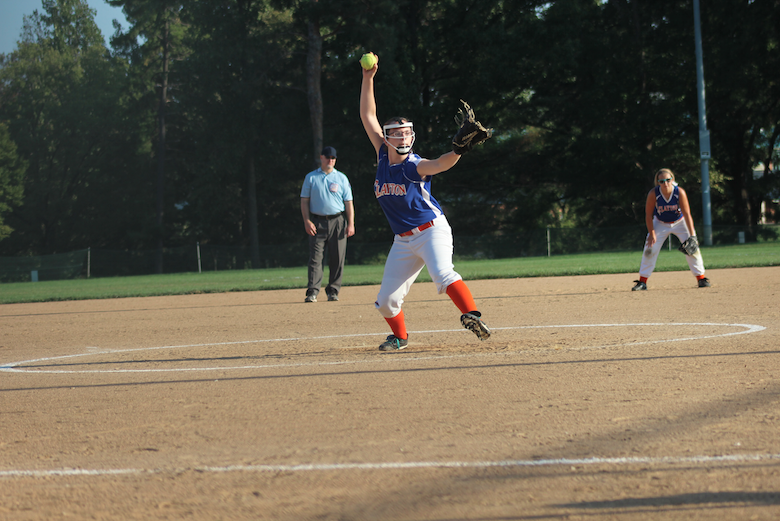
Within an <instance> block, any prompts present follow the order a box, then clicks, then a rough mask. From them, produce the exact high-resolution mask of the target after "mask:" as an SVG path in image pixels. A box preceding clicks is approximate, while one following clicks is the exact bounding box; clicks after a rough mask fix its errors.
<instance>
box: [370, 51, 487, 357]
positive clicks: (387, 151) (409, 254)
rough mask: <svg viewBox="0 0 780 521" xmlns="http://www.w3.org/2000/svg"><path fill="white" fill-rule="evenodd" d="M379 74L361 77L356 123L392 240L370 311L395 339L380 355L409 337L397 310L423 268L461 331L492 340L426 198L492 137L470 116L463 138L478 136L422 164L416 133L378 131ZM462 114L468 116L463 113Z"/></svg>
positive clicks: (388, 126)
mask: <svg viewBox="0 0 780 521" xmlns="http://www.w3.org/2000/svg"><path fill="white" fill-rule="evenodd" d="M377 70H378V64H377V65H374V67H373V68H372V69H370V70H365V69H363V83H362V86H361V90H360V119H361V120H362V122H363V128H365V130H366V134H367V135H368V138H369V139H370V140H371V143H372V144H373V145H374V149H375V150H376V153H377V158H378V166H377V170H376V179H375V180H374V194H375V195H376V198H377V201H378V202H379V205H380V207H381V208H382V210H383V211H384V213H385V216H386V217H387V221H388V222H389V224H390V228H391V229H392V231H393V233H395V238H394V240H393V246H392V248H391V249H390V253H389V254H388V255H387V261H386V263H385V269H384V274H383V276H382V285H381V287H380V289H379V294H378V295H377V299H376V302H375V303H374V306H375V307H376V308H377V310H379V313H380V314H381V315H382V316H383V317H384V318H385V320H386V321H387V323H388V324H389V325H390V329H391V330H392V332H393V334H392V335H389V336H388V337H387V339H386V340H385V342H383V343H382V344H381V345H380V346H379V349H380V350H382V351H392V350H397V349H404V348H405V347H406V346H407V344H408V338H409V335H408V333H407V331H406V322H405V321H404V312H403V310H402V309H401V307H402V305H403V302H404V298H405V297H406V295H407V294H408V293H409V290H410V289H411V286H412V283H414V281H415V279H416V278H417V275H418V274H419V273H420V271H422V268H423V266H427V267H428V272H429V273H430V275H431V278H432V279H433V282H434V283H435V284H436V288H437V290H438V292H439V294H441V293H447V295H448V296H449V297H450V298H451V299H452V301H453V302H454V303H455V305H456V306H457V307H458V309H460V312H461V313H462V315H461V317H460V321H461V324H462V325H463V327H465V328H466V329H469V330H471V331H473V332H474V333H475V334H476V335H477V337H478V338H479V339H480V340H485V339H487V338H488V337H490V330H489V329H488V327H487V326H486V325H485V323H484V322H483V321H482V319H481V318H480V317H481V316H482V314H481V313H480V312H479V311H477V306H476V304H475V303H474V298H473V297H472V295H471V291H470V290H469V288H468V286H466V283H465V282H463V279H462V278H461V276H460V275H458V273H456V272H455V270H454V265H453V264H452V252H453V246H452V230H451V228H450V225H449V223H448V222H447V218H446V217H445V216H444V214H443V213H442V210H441V206H440V205H439V203H438V202H437V201H436V199H435V198H434V197H433V195H432V194H431V177H432V176H434V175H436V174H439V173H441V172H445V171H447V170H449V169H450V168H452V167H453V166H454V165H455V164H456V163H457V162H458V160H459V159H460V156H461V154H462V153H464V152H466V151H468V150H470V149H471V147H472V146H473V145H475V144H478V143H480V142H481V141H484V140H486V139H487V138H489V137H490V132H489V131H487V129H484V127H482V126H481V125H479V124H478V122H474V121H473V111H471V112H470V115H471V116H472V117H471V118H470V120H471V121H470V123H471V127H470V128H469V129H468V130H472V131H473V130H474V128H475V127H474V124H475V123H476V124H477V125H479V127H480V128H481V129H482V130H481V131H474V132H463V133H462V132H461V131H459V132H458V135H456V136H455V138H454V140H453V152H447V153H446V154H443V155H441V156H440V157H439V158H438V159H423V158H421V157H420V156H419V155H417V154H415V153H414V152H412V145H413V144H414V140H415V133H414V125H413V124H412V122H411V121H409V120H408V119H407V118H403V117H394V118H391V119H390V120H389V121H388V122H387V123H385V125H384V126H381V125H380V124H379V120H378V119H377V115H376V99H375V96H374V76H375V75H376V73H377ZM466 107H467V110H468V111H470V108H469V107H468V105H466ZM461 134H463V135H461ZM480 140H481V141H480Z"/></svg>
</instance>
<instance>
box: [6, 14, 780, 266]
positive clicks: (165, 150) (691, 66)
mask: <svg viewBox="0 0 780 521" xmlns="http://www.w3.org/2000/svg"><path fill="white" fill-rule="evenodd" d="M107 1H108V2H109V3H110V4H111V5H114V6H119V7H122V8H123V10H124V13H125V14H126V17H127V20H128V22H129V23H130V26H129V27H116V32H115V33H114V34H113V35H111V37H110V41H111V47H110V49H109V48H106V47H105V45H104V40H103V35H101V34H100V31H99V30H98V28H97V26H96V25H95V22H94V13H93V12H92V11H91V10H90V9H89V8H88V6H87V5H86V2H85V1H84V0H43V1H42V4H41V9H40V10H38V11H36V12H35V13H34V14H33V15H32V16H30V17H26V18H25V19H24V20H23V21H21V20H20V23H22V22H23V27H22V31H21V35H20V40H19V44H18V46H17V48H16V50H15V51H14V52H12V53H11V54H9V55H5V56H0V255H4V256H9V255H24V254H47V253H54V252H61V251H68V250H72V249H79V248H85V247H87V246H92V247H99V248H111V249H154V248H157V249H158V250H160V251H161V250H162V248H163V247H165V246H178V245H181V244H191V243H194V242H196V241H200V242H201V243H211V244H221V245H247V246H249V248H250V251H251V252H252V255H253V259H256V258H257V256H258V252H259V250H260V248H262V247H263V245H264V244H274V243H285V242H295V241H299V240H302V239H303V229H302V224H301V217H300V213H299V194H300V184H301V182H302V180H303V176H304V175H305V174H306V173H307V172H308V171H310V170H312V169H313V168H314V167H315V165H316V156H317V152H318V150H320V148H321V147H322V145H332V146H335V147H336V148H337V149H338V151H339V160H338V164H337V167H338V168H339V169H340V170H342V171H344V172H345V173H346V174H347V175H348V176H349V177H350V180H351V181H352V185H353V191H354V194H355V206H356V214H357V221H356V222H357V235H356V237H355V238H354V239H353V240H356V241H361V242H377V241H386V240H388V239H389V237H390V232H389V230H388V227H387V226H386V224H385V220H384V218H383V216H382V215H381V212H380V210H379V207H378V205H377V204H376V203H375V201H374V200H373V199H374V196H373V192H372V188H373V187H372V181H373V173H374V162H375V159H374V157H373V149H372V147H371V146H370V143H369V142H368V140H367V139H366V137H365V135H364V133H363V130H362V126H361V124H360V118H359V117H358V93H359V87H360V69H359V65H358V63H357V60H358V59H359V57H360V56H361V55H362V54H363V52H367V51H369V50H370V51H374V52H375V53H377V54H378V55H379V57H380V72H379V74H378V76H377V98H378V102H379V112H380V114H379V116H380V119H383V118H389V117H390V116H394V115H404V116H407V117H409V118H411V119H412V120H413V121H414V122H415V130H416V132H417V144H416V147H415V148H416V149H417V151H418V152H419V153H420V154H421V155H423V156H424V157H426V156H434V155H438V154H440V153H441V152H444V151H446V150H447V149H448V148H449V145H448V143H449V140H450V137H451V135H452V134H453V133H454V130H455V124H454V121H453V116H454V114H455V112H456V110H457V108H458V107H459V101H458V100H459V99H465V100H467V101H468V102H469V103H470V104H471V105H472V106H473V107H474V108H475V110H476V111H477V115H478V117H479V119H480V120H481V121H482V122H483V123H485V124H488V125H489V126H492V127H494V128H495V137H494V139H492V140H490V141H488V142H487V143H486V144H485V145H484V146H482V147H480V148H479V149H477V150H476V151H474V152H473V153H472V154H469V155H468V156H466V158H465V159H464V160H463V161H461V162H460V163H459V164H458V165H457V166H456V168H454V169H453V170H452V171H450V172H447V173H446V174H444V175H442V176H441V177H437V179H436V180H435V181H434V190H435V194H436V196H437V198H438V199H439V200H440V201H441V202H442V204H443V205H444V206H445V209H446V211H447V214H448V217H449V218H450V220H451V221H452V223H453V226H454V229H455V231H456V233H457V234H460V235H485V234H509V233H515V232H520V231H524V230H529V229H536V228H543V227H545V226H558V227H577V226H588V227H601V226H604V227H609V226H619V225H626V224H641V223H642V222H643V211H644V196H645V194H646V193H647V190H648V189H649V187H650V185H651V178H652V174H653V172H655V171H656V170H657V169H658V168H661V167H669V168H672V169H673V170H674V171H675V172H676V173H677V174H678V180H679V181H680V182H681V184H682V185H683V186H685V188H686V189H687V190H688V192H689V194H690V198H691V201H692V203H693V207H694V208H693V209H694V215H695V217H696V219H697V220H700V219H701V212H700V207H701V197H700V193H699V183H700V170H699V159H698V114H697V102H696V84H695V81H696V70H695V54H694V36H693V6H692V2H691V1H690V0H687V1H677V0H656V1H653V2H639V1H636V0H557V1H552V2H546V1H537V0H515V1H512V2H508V1H499V0H396V1H389V0H376V1H372V2H358V1H355V0H219V1H213V0H208V1H207V0H178V1H176V0H107ZM701 15H702V36H703V49H704V73H705V80H706V94H707V110H708V113H707V118H708V124H709V128H710V131H711V135H712V155H713V160H712V161H711V163H710V178H711V179H710V180H711V185H712V189H711V194H712V204H713V222H714V223H715V224H740V225H748V226H750V225H753V224H755V223H757V222H759V219H760V215H759V213H760V208H761V202H762V201H764V200H766V199H768V198H772V197H774V198H777V197H778V185H779V184H780V183H779V182H778V175H777V173H776V171H775V169H774V165H775V164H776V163H777V159H778V158H777V151H776V150H777V148H778V137H780V125H779V124H778V122H779V120H780V106H779V104H780V82H779V81H778V80H780V67H778V65H780V45H778V43H780V42H778V38H779V36H778V35H780V31H778V28H780V1H778V0H741V1H734V0H712V1H708V2H703V3H702V6H701ZM758 165H763V168H764V170H763V175H762V176H760V177H757V176H755V175H754V169H755V168H756V167H757V166H758ZM161 259H162V257H160V261H159V266H158V269H159V270H162V269H163V267H162V260H161Z"/></svg>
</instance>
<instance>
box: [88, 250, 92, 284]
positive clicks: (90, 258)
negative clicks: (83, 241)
mask: <svg viewBox="0 0 780 521" xmlns="http://www.w3.org/2000/svg"><path fill="white" fill-rule="evenodd" d="M91 268H92V248H91V247H90V248H87V278H89V272H90V270H91Z"/></svg>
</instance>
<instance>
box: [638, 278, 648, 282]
mask: <svg viewBox="0 0 780 521" xmlns="http://www.w3.org/2000/svg"><path fill="white" fill-rule="evenodd" d="M639 282H647V277H639Z"/></svg>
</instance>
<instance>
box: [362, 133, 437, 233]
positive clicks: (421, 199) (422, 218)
mask: <svg viewBox="0 0 780 521" xmlns="http://www.w3.org/2000/svg"><path fill="white" fill-rule="evenodd" d="M378 159H379V164H378V166H377V169H376V179H375V180H374V195H376V199H377V201H379V206H380V207H381V208H382V211H384V212H385V217H387V221H388V222H389V223H390V229H392V230H393V233H395V234H399V233H403V232H407V231H409V230H411V229H412V228H417V227H418V226H420V225H422V224H425V223H427V222H428V221H432V220H434V219H436V218H437V217H439V216H440V215H442V211H441V206H439V202H438V201H437V200H436V199H434V197H433V195H431V176H427V177H425V179H424V180H423V178H422V177H420V175H419V174H418V173H417V165H418V164H419V163H420V161H421V160H422V158H421V157H420V156H418V155H417V154H415V153H414V152H411V153H409V155H408V156H407V157H406V159H404V161H403V162H402V163H400V164H397V165H390V160H389V158H388V156H387V145H382V146H381V147H380V149H379V158H378Z"/></svg>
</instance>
